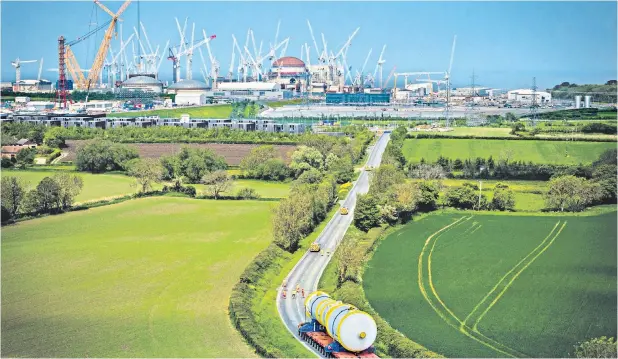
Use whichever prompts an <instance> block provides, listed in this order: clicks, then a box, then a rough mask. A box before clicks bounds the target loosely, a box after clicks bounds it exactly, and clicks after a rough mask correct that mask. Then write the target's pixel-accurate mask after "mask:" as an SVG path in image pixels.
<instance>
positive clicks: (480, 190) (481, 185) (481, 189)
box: [478, 170, 483, 211]
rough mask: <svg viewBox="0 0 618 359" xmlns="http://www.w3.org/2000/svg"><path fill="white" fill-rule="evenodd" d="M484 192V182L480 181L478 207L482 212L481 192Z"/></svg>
mask: <svg viewBox="0 0 618 359" xmlns="http://www.w3.org/2000/svg"><path fill="white" fill-rule="evenodd" d="M481 171H482V170H481ZM482 191H483V181H479V206H478V210H479V211H480V210H481V192H482Z"/></svg>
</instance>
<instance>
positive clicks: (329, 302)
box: [305, 291, 378, 352]
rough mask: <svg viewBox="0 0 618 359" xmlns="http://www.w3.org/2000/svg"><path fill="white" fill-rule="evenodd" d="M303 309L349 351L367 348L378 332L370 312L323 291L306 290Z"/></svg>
mask: <svg viewBox="0 0 618 359" xmlns="http://www.w3.org/2000/svg"><path fill="white" fill-rule="evenodd" d="M305 310H306V313H307V315H308V316H310V317H311V318H312V319H315V320H317V321H318V323H320V324H322V325H323V326H324V328H326V332H327V333H328V335H330V336H331V337H332V338H333V339H335V340H336V341H337V342H338V343H339V344H341V345H342V346H343V347H344V348H345V349H346V350H349V351H351V352H361V351H363V350H365V349H367V348H369V347H370V346H371V345H372V344H373V342H374V341H375V339H376V336H377V335H378V329H377V326H376V322H375V321H374V320H373V318H372V317H371V316H370V315H369V314H367V313H365V312H363V311H360V310H358V309H356V308H355V307H354V306H352V305H350V304H345V303H342V302H340V301H336V300H334V299H332V298H331V297H330V296H329V295H328V294H326V293H324V292H319V291H318V292H313V293H311V294H309V296H308V297H307V299H306V300H305Z"/></svg>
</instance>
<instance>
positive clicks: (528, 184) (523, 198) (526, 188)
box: [412, 179, 547, 212]
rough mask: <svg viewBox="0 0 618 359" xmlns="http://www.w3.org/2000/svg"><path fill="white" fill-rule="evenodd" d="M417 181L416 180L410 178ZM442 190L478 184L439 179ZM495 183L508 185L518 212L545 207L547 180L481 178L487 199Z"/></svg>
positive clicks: (535, 210) (467, 181)
mask: <svg viewBox="0 0 618 359" xmlns="http://www.w3.org/2000/svg"><path fill="white" fill-rule="evenodd" d="M412 181H418V180H412ZM441 182H442V185H443V187H444V188H443V191H442V192H441V195H443V194H444V192H446V190H447V189H448V188H449V187H461V186H463V184H464V183H473V184H475V185H477V186H478V181H477V180H460V179H444V180H442V181H441ZM497 183H503V184H506V185H507V186H509V188H510V189H511V190H512V191H513V195H514V196H515V210H516V211H518V212H539V211H541V210H542V209H544V208H545V198H544V197H543V196H544V193H545V192H547V182H544V181H495V180H483V188H482V192H483V194H484V195H485V196H487V200H488V201H491V199H492V198H493V191H494V187H495V186H496V184H497Z"/></svg>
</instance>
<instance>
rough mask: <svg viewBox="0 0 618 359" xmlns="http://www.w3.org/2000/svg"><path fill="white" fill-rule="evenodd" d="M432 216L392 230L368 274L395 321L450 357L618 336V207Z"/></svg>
mask: <svg viewBox="0 0 618 359" xmlns="http://www.w3.org/2000/svg"><path fill="white" fill-rule="evenodd" d="M611 208H612V209H611V211H605V213H604V214H600V215H587V216H585V215H578V216H574V215H562V216H561V215H548V216H530V215H519V216H514V215H495V214H478V215H477V214H474V213H473V212H453V213H441V214H434V215H430V216H427V217H425V218H423V219H420V220H418V221H416V222H412V223H411V224H409V225H407V226H405V227H403V228H402V229H401V230H399V231H397V232H394V233H393V234H391V235H389V236H388V237H387V238H386V239H385V240H384V241H383V242H382V243H381V244H380V246H379V247H378V248H377V251H376V253H375V255H374V257H373V258H372V260H371V261H370V262H369V263H368V268H367V271H366V272H365V275H364V278H363V285H364V289H365V293H366V296H367V298H368V300H369V302H370V303H371V305H372V307H373V308H375V309H376V310H377V311H378V312H379V313H380V315H381V316H382V317H383V318H384V319H385V320H387V321H388V322H389V323H390V324H391V325H392V326H393V327H394V328H396V329H398V330H400V331H401V332H402V333H404V334H405V335H406V336H408V337H409V338H411V339H412V340H414V341H416V342H418V343H420V344H422V345H424V346H426V347H427V348H428V349H430V350H434V351H436V352H438V353H441V354H443V355H446V356H447V357H510V356H515V357H518V356H526V357H530V356H531V357H568V356H573V345H574V344H576V343H577V342H579V341H583V340H586V339H588V338H590V337H597V336H602V335H606V336H613V337H615V336H616V324H617V323H616V310H617V307H616V212H615V207H611Z"/></svg>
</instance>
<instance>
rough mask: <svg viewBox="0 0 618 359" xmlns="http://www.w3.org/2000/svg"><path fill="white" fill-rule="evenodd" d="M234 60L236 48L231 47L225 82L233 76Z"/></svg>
mask: <svg viewBox="0 0 618 359" xmlns="http://www.w3.org/2000/svg"><path fill="white" fill-rule="evenodd" d="M277 32H279V26H277ZM234 42H236V38H234ZM234 60H236V47H235V46H234V45H232V59H231V60H230V68H229V69H228V71H227V80H228V81H230V82H231V81H232V77H233V76H234Z"/></svg>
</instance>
